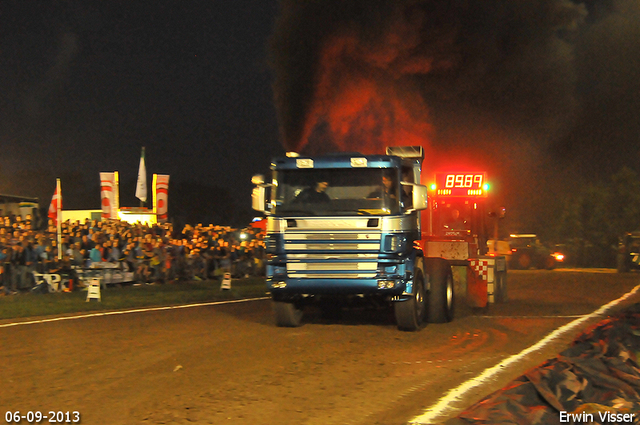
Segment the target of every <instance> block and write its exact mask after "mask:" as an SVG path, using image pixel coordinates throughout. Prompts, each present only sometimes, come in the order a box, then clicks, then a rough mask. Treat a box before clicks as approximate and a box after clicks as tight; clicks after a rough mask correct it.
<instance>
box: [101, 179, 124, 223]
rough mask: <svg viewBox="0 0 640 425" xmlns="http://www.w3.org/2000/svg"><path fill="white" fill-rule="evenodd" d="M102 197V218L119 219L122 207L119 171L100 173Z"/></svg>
mask: <svg viewBox="0 0 640 425" xmlns="http://www.w3.org/2000/svg"><path fill="white" fill-rule="evenodd" d="M100 197H101V199H102V202H101V203H102V219H103V220H109V219H117V218H118V209H119V208H120V205H119V204H120V196H119V189H118V172H117V171H115V172H113V173H100Z"/></svg>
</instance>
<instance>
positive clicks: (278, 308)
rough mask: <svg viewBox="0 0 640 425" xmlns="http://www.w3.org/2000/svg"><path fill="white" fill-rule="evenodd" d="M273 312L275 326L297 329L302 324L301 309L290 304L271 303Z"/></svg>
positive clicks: (282, 302) (281, 302)
mask: <svg viewBox="0 0 640 425" xmlns="http://www.w3.org/2000/svg"><path fill="white" fill-rule="evenodd" d="M273 312H274V313H275V316H276V325H277V326H281V327H287V328H297V327H298V326H300V325H301V324H302V309H301V308H299V307H298V306H296V305H295V304H294V303H292V302H285V301H275V300H274V301H273Z"/></svg>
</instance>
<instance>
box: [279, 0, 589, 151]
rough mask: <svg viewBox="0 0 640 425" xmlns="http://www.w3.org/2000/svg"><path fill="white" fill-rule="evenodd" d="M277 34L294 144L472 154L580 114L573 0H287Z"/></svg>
mask: <svg viewBox="0 0 640 425" xmlns="http://www.w3.org/2000/svg"><path fill="white" fill-rule="evenodd" d="M280 3H281V14H280V16H279V18H278V21H277V23H276V29H275V32H274V34H273V36H272V39H271V65H272V67H273V70H274V77H275V79H274V98H275V102H276V108H277V113H278V119H279V125H280V130H281V136H282V139H283V144H284V146H285V148H286V149H288V150H297V151H300V152H306V153H321V152H323V151H328V150H349V151H354V150H357V151H361V152H364V153H371V152H377V153H380V152H383V147H384V146H386V145H399V144H404V145H408V144H419V145H422V146H424V147H425V150H426V151H427V152H429V150H430V148H433V147H438V145H439V144H446V145H447V146H452V145H453V146H459V147H460V148H464V149H467V150H468V148H469V147H470V146H477V145H478V144H479V143H478V141H480V144H482V141H483V140H485V141H486V140H488V139H491V140H492V141H493V142H495V141H496V138H499V137H500V136H499V135H505V138H506V134H507V133H509V138H511V139H513V134H512V132H514V131H515V132H517V133H518V134H521V135H525V138H527V139H530V138H536V137H544V139H549V138H550V137H557V135H558V133H559V132H560V131H561V130H562V129H563V126H562V125H561V123H563V122H567V121H570V120H571V117H573V115H574V111H575V107H576V102H575V100H574V87H575V75H574V64H573V36H574V31H575V30H576V28H577V27H578V24H579V22H580V21H581V20H582V19H583V18H584V17H585V16H586V8H585V7H584V6H583V5H581V4H575V3H573V2H570V1H566V0H527V1H524V0H520V1H518V0H495V1H486V0H460V1H444V0H432V1H428V0H324V1H322V0H314V1H312V0H308V1H299V0H281V2H280Z"/></svg>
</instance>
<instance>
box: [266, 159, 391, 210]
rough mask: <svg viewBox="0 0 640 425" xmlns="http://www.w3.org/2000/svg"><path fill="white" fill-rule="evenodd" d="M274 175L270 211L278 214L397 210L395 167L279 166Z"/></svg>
mask: <svg viewBox="0 0 640 425" xmlns="http://www.w3.org/2000/svg"><path fill="white" fill-rule="evenodd" d="M274 179H275V180H276V181H277V185H276V186H274V187H273V193H272V200H273V201H274V203H275V205H274V207H275V210H274V211H273V212H274V213H275V214H277V215H280V216H295V215H330V216H333V215H390V214H397V213H398V211H399V205H400V203H399V201H398V196H397V193H399V183H398V171H397V170H395V169H380V168H348V169H330V170H329V169H315V168H314V169H296V170H279V171H277V172H275V173H274Z"/></svg>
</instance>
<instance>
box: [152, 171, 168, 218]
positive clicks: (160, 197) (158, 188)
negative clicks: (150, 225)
mask: <svg viewBox="0 0 640 425" xmlns="http://www.w3.org/2000/svg"><path fill="white" fill-rule="evenodd" d="M168 211H169V175H168V174H154V175H153V212H154V213H155V214H156V216H157V217H158V221H166V220H167V218H169V214H168Z"/></svg>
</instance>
